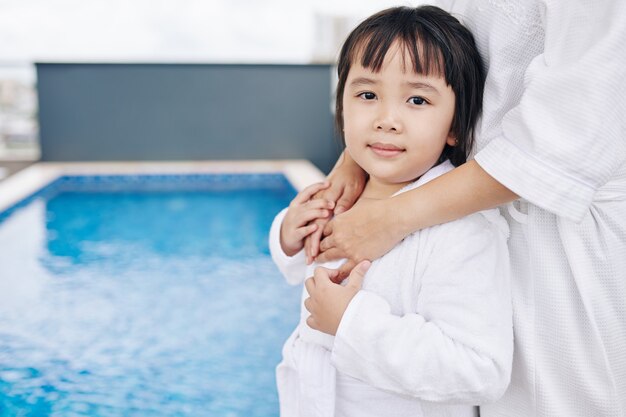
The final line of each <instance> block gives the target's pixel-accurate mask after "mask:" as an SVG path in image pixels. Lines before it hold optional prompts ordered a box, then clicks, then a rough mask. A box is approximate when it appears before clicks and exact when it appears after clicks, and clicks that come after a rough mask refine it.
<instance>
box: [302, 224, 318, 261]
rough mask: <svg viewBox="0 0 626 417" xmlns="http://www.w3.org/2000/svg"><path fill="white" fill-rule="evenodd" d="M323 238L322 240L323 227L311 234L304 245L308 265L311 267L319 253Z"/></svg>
mask: <svg viewBox="0 0 626 417" xmlns="http://www.w3.org/2000/svg"><path fill="white" fill-rule="evenodd" d="M321 238H322V228H321V227H320V228H319V229H317V230H316V231H315V232H313V233H311V235H310V236H308V237H307V239H306V242H305V243H304V248H305V252H306V264H307V265H311V263H312V262H313V258H315V257H316V256H317V254H318V253H319V250H320V239H321Z"/></svg>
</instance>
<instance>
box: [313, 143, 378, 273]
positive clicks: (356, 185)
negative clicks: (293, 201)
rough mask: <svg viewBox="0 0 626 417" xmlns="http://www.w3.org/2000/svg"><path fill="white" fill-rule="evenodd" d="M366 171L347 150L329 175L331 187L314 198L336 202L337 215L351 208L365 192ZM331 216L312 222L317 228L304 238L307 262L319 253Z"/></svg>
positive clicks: (335, 210) (335, 212)
mask: <svg viewBox="0 0 626 417" xmlns="http://www.w3.org/2000/svg"><path fill="white" fill-rule="evenodd" d="M366 179H367V178H366V176H365V171H363V170H362V169H361V167H360V166H358V165H357V164H356V163H355V162H354V161H353V160H352V158H350V157H349V155H347V154H346V153H345V152H344V153H343V154H342V155H341V156H340V157H339V160H338V161H337V164H336V165H335V167H334V168H333V170H332V171H331V173H330V174H329V175H328V178H327V179H326V182H330V187H328V188H326V189H324V190H321V191H319V192H317V193H316V194H315V195H314V196H313V198H312V199H314V200H315V199H320V198H321V199H324V200H328V201H332V202H334V203H335V209H334V211H333V214H334V215H335V216H336V215H338V214H341V213H343V212H345V211H346V210H348V209H350V208H351V207H352V206H353V205H354V202H355V201H356V200H357V199H358V198H359V196H360V195H361V193H362V192H363V188H364V187H365V182H366ZM328 220H329V218H323V219H316V220H314V221H313V222H312V223H313V224H315V225H316V230H315V232H313V233H312V234H310V235H308V236H307V237H306V238H305V240H304V251H305V253H306V258H307V259H306V260H307V264H310V263H311V262H313V259H314V258H315V257H316V256H317V255H318V254H319V244H320V240H321V238H322V230H323V229H324V226H326V224H327V223H328Z"/></svg>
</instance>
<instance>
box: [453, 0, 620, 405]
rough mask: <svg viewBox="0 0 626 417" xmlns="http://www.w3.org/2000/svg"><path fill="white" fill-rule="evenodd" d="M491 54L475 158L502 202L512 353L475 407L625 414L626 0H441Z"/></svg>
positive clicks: (484, 53) (483, 50)
mask: <svg viewBox="0 0 626 417" xmlns="http://www.w3.org/2000/svg"><path fill="white" fill-rule="evenodd" d="M441 3H442V5H443V8H444V9H447V10H449V11H451V12H452V13H453V14H454V15H455V16H457V17H459V18H460V19H461V21H462V23H463V24H465V25H467V26H468V28H469V29H470V30H471V31H472V33H473V34H474V36H475V38H476V42H477V45H478V49H479V50H480V52H481V54H482V56H483V57H484V58H485V60H486V63H487V65H488V74H487V80H486V84H485V98H484V105H483V117H482V120H481V121H480V123H479V129H478V134H477V138H476V144H477V150H478V153H477V154H476V161H477V162H478V163H479V164H480V165H481V167H482V168H483V169H485V170H486V171H487V172H488V173H489V174H490V175H492V176H493V177H494V178H496V179H497V180H498V181H499V182H501V183H502V184H504V185H505V186H507V187H508V188H509V189H511V190H513V191H514V192H516V193H517V194H518V195H520V196H521V197H522V201H521V203H516V204H515V209H513V210H507V211H505V215H506V217H507V220H508V221H509V224H510V229H511V238H510V239H509V250H510V253H511V265H512V274H513V275H512V280H511V282H512V293H513V312H514V316H513V319H514V329H515V354H514V360H513V371H512V376H511V385H510V386H509V389H508V391H507V392H506V394H505V395H504V396H503V397H502V399H501V400H499V401H498V402H497V403H496V404H493V405H490V406H486V407H481V416H482V417H502V416H506V417H592V416H593V417H624V416H626V1H624V0H602V1H596V0H567V1H565V0H563V1H551V0H473V1H461V0H457V1H449V0H443V1H442V2H441Z"/></svg>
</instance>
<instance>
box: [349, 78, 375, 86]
mask: <svg viewBox="0 0 626 417" xmlns="http://www.w3.org/2000/svg"><path fill="white" fill-rule="evenodd" d="M376 84H378V81H376V80H373V79H371V78H367V77H358V78H355V79H354V80H352V82H351V83H350V85H351V86H360V85H376Z"/></svg>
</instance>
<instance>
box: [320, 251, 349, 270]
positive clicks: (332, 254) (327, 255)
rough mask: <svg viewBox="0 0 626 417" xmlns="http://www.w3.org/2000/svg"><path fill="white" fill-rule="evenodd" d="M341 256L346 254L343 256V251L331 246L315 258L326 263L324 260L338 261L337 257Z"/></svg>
mask: <svg viewBox="0 0 626 417" xmlns="http://www.w3.org/2000/svg"><path fill="white" fill-rule="evenodd" d="M341 258H345V256H343V252H341V251H340V250H339V249H337V248H331V249H328V250H327V251H325V252H322V253H320V254H319V255H317V257H316V258H315V260H316V261H317V262H319V263H324V262H329V261H336V260H337V259H341ZM352 266H354V265H352ZM346 275H347V274H346Z"/></svg>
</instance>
